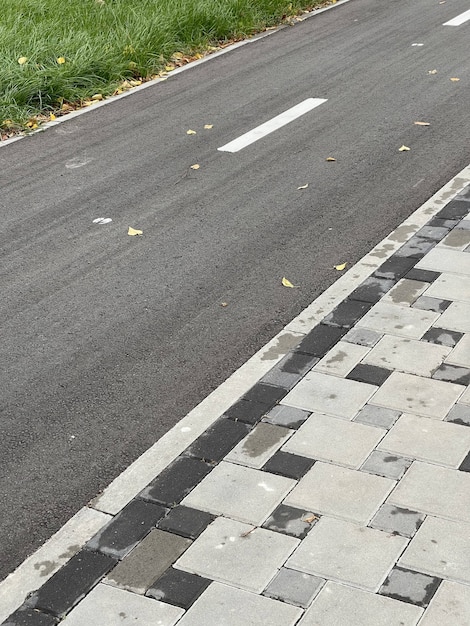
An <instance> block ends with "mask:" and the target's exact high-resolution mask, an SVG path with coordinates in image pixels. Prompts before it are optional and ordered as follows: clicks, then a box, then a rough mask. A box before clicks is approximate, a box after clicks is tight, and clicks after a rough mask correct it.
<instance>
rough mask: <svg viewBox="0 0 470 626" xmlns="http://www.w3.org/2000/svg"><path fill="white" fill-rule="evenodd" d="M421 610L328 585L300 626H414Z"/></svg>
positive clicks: (369, 594) (356, 590)
mask: <svg viewBox="0 0 470 626" xmlns="http://www.w3.org/2000/svg"><path fill="white" fill-rule="evenodd" d="M422 614H423V609H421V608H420V607H417V606H413V605H412V604H405V602H399V601H398V600H393V599H392V598H386V597H385V596H379V595H378V594H374V593H368V592H367V591H361V590H360V589H354V588H352V587H345V586H344V585H338V584H336V583H333V582H328V583H326V585H325V586H324V587H323V589H322V590H321V591H320V593H319V594H318V596H317V597H316V599H315V600H314V601H313V603H312V606H311V607H310V608H309V609H308V611H307V612H306V614H305V616H304V617H303V618H302V619H301V620H300V622H299V626H415V625H416V624H417V623H418V620H419V618H420V617H421V615H422Z"/></svg>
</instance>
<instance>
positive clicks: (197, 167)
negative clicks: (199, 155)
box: [191, 163, 201, 170]
mask: <svg viewBox="0 0 470 626" xmlns="http://www.w3.org/2000/svg"><path fill="white" fill-rule="evenodd" d="M200 167H201V166H200V165H199V163H195V164H194V165H191V169H192V170H198V169H199V168H200Z"/></svg>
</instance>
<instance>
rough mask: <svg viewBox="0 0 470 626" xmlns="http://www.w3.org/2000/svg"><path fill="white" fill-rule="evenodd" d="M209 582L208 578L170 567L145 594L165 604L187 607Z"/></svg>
mask: <svg viewBox="0 0 470 626" xmlns="http://www.w3.org/2000/svg"><path fill="white" fill-rule="evenodd" d="M211 582H212V581H211V580H209V579H208V578H203V577H202V576H198V575H197V574H190V573H189V572H183V570H180V569H174V568H173V567H170V568H168V569H167V570H166V572H165V573H164V574H163V575H162V576H160V578H159V579H158V580H156V581H155V582H154V583H153V584H152V585H151V586H150V589H149V590H148V591H147V593H146V595H147V596H149V597H151V598H155V599H156V600H161V601H162V602H166V603H167V604H174V605H175V606H180V607H181V608H183V609H189V607H190V606H191V605H192V604H193V603H194V602H195V600H197V598H199V596H200V595H201V594H202V593H203V591H205V590H206V589H207V587H208V586H209V585H210V583H211Z"/></svg>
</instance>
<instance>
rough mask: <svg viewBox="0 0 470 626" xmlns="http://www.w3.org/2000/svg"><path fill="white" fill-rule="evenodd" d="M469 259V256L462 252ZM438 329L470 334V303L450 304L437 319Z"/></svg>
mask: <svg viewBox="0 0 470 626" xmlns="http://www.w3.org/2000/svg"><path fill="white" fill-rule="evenodd" d="M462 254H465V255H466V256H468V258H469V259H470V255H469V254H466V253H465V252H463V253H462ZM436 326H439V328H447V329H449V330H458V331H460V332H462V333H470V302H452V304H451V305H450V307H449V308H448V309H446V310H445V311H444V313H443V314H442V315H441V317H440V318H439V324H436Z"/></svg>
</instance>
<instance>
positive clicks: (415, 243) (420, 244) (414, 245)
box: [395, 235, 436, 259]
mask: <svg viewBox="0 0 470 626" xmlns="http://www.w3.org/2000/svg"><path fill="white" fill-rule="evenodd" d="M435 245H436V241H435V240H433V239H428V238H427V237H420V236H419V235H415V236H414V237H412V238H411V239H410V240H409V241H408V242H407V243H406V244H405V245H404V246H402V247H401V248H400V249H399V250H397V252H396V253H395V254H396V255H397V256H403V257H413V258H414V259H422V258H423V256H424V255H425V254H426V253H427V252H429V250H431V248H434V246H435Z"/></svg>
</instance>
